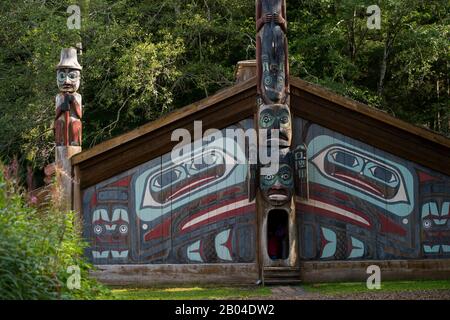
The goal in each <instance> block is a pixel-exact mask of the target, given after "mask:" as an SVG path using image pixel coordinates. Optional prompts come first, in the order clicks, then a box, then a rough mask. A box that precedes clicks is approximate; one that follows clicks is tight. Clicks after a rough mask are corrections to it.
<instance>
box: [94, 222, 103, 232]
mask: <svg viewBox="0 0 450 320" xmlns="http://www.w3.org/2000/svg"><path fill="white" fill-rule="evenodd" d="M102 232H103V228H102V226H99V225H98V224H97V225H95V226H94V233H95V234H101V233H102Z"/></svg>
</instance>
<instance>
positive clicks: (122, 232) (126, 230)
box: [119, 224, 128, 234]
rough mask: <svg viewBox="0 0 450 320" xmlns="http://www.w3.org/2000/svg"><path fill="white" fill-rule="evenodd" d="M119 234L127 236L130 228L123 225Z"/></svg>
mask: <svg viewBox="0 0 450 320" xmlns="http://www.w3.org/2000/svg"><path fill="white" fill-rule="evenodd" d="M119 232H120V233H121V234H126V233H128V227H127V226H126V225H124V224H122V225H121V226H120V227H119Z"/></svg>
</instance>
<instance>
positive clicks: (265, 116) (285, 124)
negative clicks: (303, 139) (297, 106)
mask: <svg viewBox="0 0 450 320" xmlns="http://www.w3.org/2000/svg"><path fill="white" fill-rule="evenodd" d="M258 122H259V123H258V125H259V129H263V130H267V136H265V135H263V136H265V137H263V140H262V141H261V142H260V143H261V144H262V145H264V146H270V145H271V144H272V142H273V139H275V138H274V137H272V136H271V130H278V132H279V137H278V145H279V146H280V147H281V148H287V147H290V146H291V141H292V123H291V112H290V110H289V106H288V105H286V104H274V105H265V104H263V105H261V106H260V107H259V110H258Z"/></svg>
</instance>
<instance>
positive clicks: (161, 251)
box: [55, 0, 450, 285]
mask: <svg viewBox="0 0 450 320" xmlns="http://www.w3.org/2000/svg"><path fill="white" fill-rule="evenodd" d="M288 26H289V24H288V17H287V16H286V3H285V0H258V1H256V26H255V38H256V57H255V60H249V61H241V62H239V63H237V66H236V83H235V85H234V86H232V87H229V88H227V89H225V90H222V91H220V92H219V93H217V94H215V95H213V96H210V97H208V98H206V99H204V100H201V101H198V102H195V103H193V104H192V105H188V106H186V107H184V108H181V109H179V110H176V111H175V112H173V113H171V114H169V115H167V116H165V117H163V118H160V119H158V120H157V121H154V122H151V123H147V124H145V125H144V126H142V127H139V128H137V129H135V130H133V131H131V132H128V133H126V134H123V135H121V136H118V137H115V138H113V139H111V140H109V141H106V142H103V143H101V144H99V145H97V146H95V147H93V148H91V149H85V150H83V151H82V150H81V135H82V122H83V113H82V110H83V105H82V99H81V95H80V94H78V93H77V90H78V87H79V79H80V77H81V73H82V66H80V65H79V64H78V61H77V52H76V50H75V49H72V48H69V49H63V51H62V53H61V62H60V64H58V67H57V72H58V84H59V89H60V93H59V94H58V96H57V97H56V107H55V108H56V120H55V132H56V142H57V150H56V153H57V154H56V162H57V164H58V165H59V166H62V167H63V168H64V170H65V171H66V172H67V175H65V176H61V177H60V179H61V181H62V183H63V185H64V188H65V189H64V193H65V199H64V201H65V203H66V205H67V207H71V208H73V209H74V210H75V211H77V212H78V213H79V214H80V217H81V219H82V222H83V235H84V237H85V238H86V239H87V241H88V242H89V244H90V245H89V248H88V249H87V250H86V255H87V256H88V257H89V258H90V260H91V261H92V262H93V264H95V265H96V266H97V270H96V271H95V273H94V274H95V276H96V277H97V278H98V279H100V280H102V281H103V282H106V283H110V284H122V285H124V284H136V285H138V284H155V283H185V282H203V283H204V282H210V283H241V284H244V283H249V284H251V283H263V284H266V283H267V284H270V283H291V282H293V283H295V282H300V281H304V282H320V281H334V280H336V281H343V280H361V279H367V273H366V270H367V268H368V267H369V266H371V265H377V266H379V267H380V268H381V270H382V273H383V279H408V278H433V277H447V278H448V277H449V276H450V262H449V261H450V260H449V258H450V140H449V139H447V138H445V137H443V136H440V135H438V134H435V133H433V132H431V131H429V130H426V129H422V128H419V127H416V126H413V125H411V124H408V123H405V122H403V121H400V120H398V119H396V118H394V117H392V116H390V115H388V114H386V113H384V112H381V111H378V110H376V109H374V108H372V107H369V106H367V105H364V104H361V103H358V102H355V101H353V100H350V99H348V98H345V97H342V96H340V95H337V94H335V93H333V92H331V91H328V90H326V89H324V88H322V87H320V86H317V85H313V84H311V83H308V82H305V81H303V80H302V79H299V78H294V77H291V76H290V75H289V49H288V41H287V37H286V34H287V30H288ZM200 121H201V125H202V135H201V136H200V140H198V139H197V140H195V139H193V140H192V141H191V142H189V143H187V144H185V145H184V147H183V152H180V153H179V155H178V156H176V157H174V156H173V150H174V148H175V147H176V146H177V144H179V140H176V139H175V141H174V139H173V133H174V132H175V131H176V130H177V129H178V130H179V129H182V130H184V132H188V133H191V135H192V137H194V138H195V136H196V135H195V134H194V131H195V130H194V128H195V125H196V123H198V122H200ZM213 129H215V131H214V130H213ZM208 131H210V132H213V131H214V132H215V133H216V134H217V133H218V132H219V133H222V134H221V135H216V139H205V138H204V135H205V136H206V137H207V136H208V134H207V132H208ZM229 131H234V132H252V131H253V132H261V131H265V132H266V133H267V134H266V135H264V136H259V135H258V139H257V141H256V142H255V143H254V144H251V143H244V144H242V143H238V141H237V140H238V139H233V138H230V137H229V136H228V135H227V134H226V132H229ZM272 133H273V134H272ZM275 133H276V134H275ZM218 136H219V138H217V137H218ZM245 140H246V141H247V140H249V139H248V136H246V138H245ZM255 150H257V151H258V152H256V153H255ZM264 151H266V152H264ZM262 153H263V154H266V155H269V157H270V158H271V159H272V162H273V163H274V164H276V166H275V167H276V170H272V171H273V172H271V170H270V168H269V167H270V163H268V162H264V161H262V158H261V154H262ZM274 157H275V158H274ZM198 159H204V160H205V159H207V160H208V161H204V162H203V161H197V160H198ZM252 160H253V161H252Z"/></svg>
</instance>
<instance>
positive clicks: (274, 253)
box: [267, 210, 289, 260]
mask: <svg viewBox="0 0 450 320" xmlns="http://www.w3.org/2000/svg"><path fill="white" fill-rule="evenodd" d="M267 251H268V252H267V253H268V254H269V257H270V259H272V260H285V259H287V258H288V257H289V217H288V214H287V212H286V211H284V210H272V211H270V212H269V216H268V218H267Z"/></svg>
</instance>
